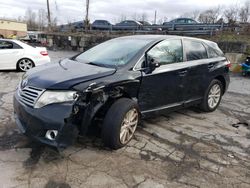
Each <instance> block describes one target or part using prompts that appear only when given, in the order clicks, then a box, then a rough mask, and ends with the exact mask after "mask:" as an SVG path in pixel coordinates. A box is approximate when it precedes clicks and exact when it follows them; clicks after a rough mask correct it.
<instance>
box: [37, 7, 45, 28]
mask: <svg viewBox="0 0 250 188" xmlns="http://www.w3.org/2000/svg"><path fill="white" fill-rule="evenodd" d="M46 17H47V13H46V11H45V10H44V9H39V10H38V20H37V21H38V23H37V24H38V28H39V30H40V31H44V29H45V27H46V23H47V21H46V20H47V19H46Z"/></svg>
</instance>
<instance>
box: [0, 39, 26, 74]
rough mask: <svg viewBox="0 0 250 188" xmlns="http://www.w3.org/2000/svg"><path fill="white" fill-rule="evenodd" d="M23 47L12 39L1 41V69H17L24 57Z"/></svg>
mask: <svg viewBox="0 0 250 188" xmlns="http://www.w3.org/2000/svg"><path fill="white" fill-rule="evenodd" d="M22 55H23V49H22V47H20V46H19V45H17V44H16V43H14V42H10V41H4V40H3V41H0V69H15V68H16V64H17V61H18V60H19V59H20V58H21V57H22Z"/></svg>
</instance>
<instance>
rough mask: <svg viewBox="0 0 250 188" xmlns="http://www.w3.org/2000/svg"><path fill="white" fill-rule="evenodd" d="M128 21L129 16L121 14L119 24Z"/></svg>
mask: <svg viewBox="0 0 250 188" xmlns="http://www.w3.org/2000/svg"><path fill="white" fill-rule="evenodd" d="M126 19H127V16H126V15H125V14H121V16H120V18H119V22H122V21H124V20H126Z"/></svg>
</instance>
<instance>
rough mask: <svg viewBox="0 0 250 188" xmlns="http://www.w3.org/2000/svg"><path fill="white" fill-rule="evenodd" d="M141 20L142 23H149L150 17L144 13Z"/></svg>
mask: <svg viewBox="0 0 250 188" xmlns="http://www.w3.org/2000/svg"><path fill="white" fill-rule="evenodd" d="M139 19H140V21H148V15H147V14H146V13H145V12H144V13H142V15H141V16H140V18H139Z"/></svg>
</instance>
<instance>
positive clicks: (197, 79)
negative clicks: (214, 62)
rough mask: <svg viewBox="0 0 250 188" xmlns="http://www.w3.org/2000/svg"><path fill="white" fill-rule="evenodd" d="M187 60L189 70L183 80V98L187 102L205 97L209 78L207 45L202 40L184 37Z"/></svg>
mask: <svg viewBox="0 0 250 188" xmlns="http://www.w3.org/2000/svg"><path fill="white" fill-rule="evenodd" d="M183 45H184V51H185V60H186V61H185V62H184V64H186V65H187V67H188V71H187V74H186V78H185V80H184V82H183V86H184V90H183V92H182V93H183V99H184V100H185V101H186V102H192V101H195V100H199V99H201V98H202V97H203V95H204V93H205V90H206V88H207V82H208V80H209V74H208V66H209V59H208V54H207V51H206V48H205V46H204V45H203V43H202V42H201V41H198V40H191V39H184V40H183Z"/></svg>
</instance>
